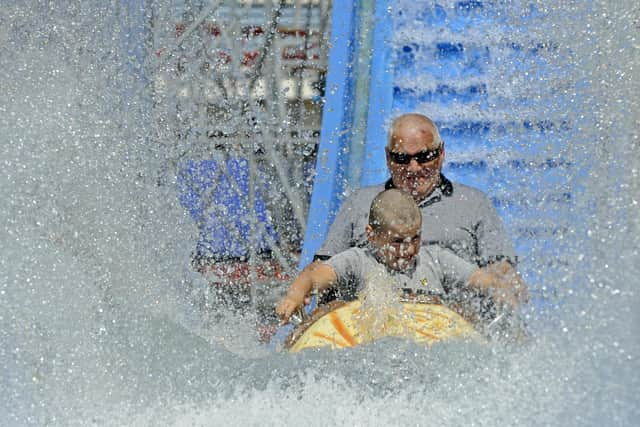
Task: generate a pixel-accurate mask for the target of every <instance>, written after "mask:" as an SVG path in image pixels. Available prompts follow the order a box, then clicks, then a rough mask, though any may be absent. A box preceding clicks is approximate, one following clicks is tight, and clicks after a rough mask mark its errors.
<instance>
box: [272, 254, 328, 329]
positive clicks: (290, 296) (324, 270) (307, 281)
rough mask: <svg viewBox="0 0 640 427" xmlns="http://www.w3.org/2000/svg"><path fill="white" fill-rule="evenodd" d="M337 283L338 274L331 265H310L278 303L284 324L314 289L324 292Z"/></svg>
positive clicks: (278, 310) (277, 311)
mask: <svg viewBox="0 0 640 427" xmlns="http://www.w3.org/2000/svg"><path fill="white" fill-rule="evenodd" d="M336 281H337V276H336V272H335V270H334V269H333V267H331V266H330V265H328V264H323V263H319V262H316V263H313V264H310V265H309V266H307V267H306V268H305V269H304V270H302V272H301V273H300V274H299V275H298V277H296V278H295V280H294V281H293V283H291V286H290V287H289V291H288V292H287V295H286V296H285V297H284V298H283V299H282V300H281V301H280V302H279V303H278V306H277V308H276V313H277V314H278V316H280V318H281V319H282V321H283V322H287V321H288V320H289V317H290V316H291V313H293V312H294V311H295V310H296V309H298V307H300V306H301V305H302V304H303V302H304V299H305V297H306V296H307V295H309V293H310V292H311V290H312V289H314V288H315V289H317V290H319V291H323V290H325V289H328V288H329V287H331V286H332V285H334V284H335V283H336Z"/></svg>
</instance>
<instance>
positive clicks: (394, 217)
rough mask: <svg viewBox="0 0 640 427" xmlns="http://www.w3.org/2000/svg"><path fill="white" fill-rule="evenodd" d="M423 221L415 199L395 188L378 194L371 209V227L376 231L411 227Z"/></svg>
mask: <svg viewBox="0 0 640 427" xmlns="http://www.w3.org/2000/svg"><path fill="white" fill-rule="evenodd" d="M421 220H422V213H421V212H420V208H418V205H416V202H415V201H414V200H413V197H411V196H410V195H408V194H406V193H404V192H402V191H400V190H398V189H395V188H392V189H389V190H385V191H383V192H381V193H378V195H377V196H376V197H375V198H374V199H373V201H372V202H371V208H370V209H369V225H371V228H372V229H373V230H374V231H378V230H388V229H389V228H390V227H391V226H398V225H401V226H409V227H411V226H414V225H416V224H419V223H420V221H421Z"/></svg>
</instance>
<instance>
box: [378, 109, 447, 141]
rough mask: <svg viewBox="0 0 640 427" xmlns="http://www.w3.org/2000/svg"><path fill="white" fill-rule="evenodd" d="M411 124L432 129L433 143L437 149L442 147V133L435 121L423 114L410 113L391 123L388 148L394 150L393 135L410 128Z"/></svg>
mask: <svg viewBox="0 0 640 427" xmlns="http://www.w3.org/2000/svg"><path fill="white" fill-rule="evenodd" d="M409 124H411V125H412V126H420V125H427V126H428V127H429V128H430V130H431V133H432V134H433V142H434V145H435V147H439V146H441V145H442V138H441V137H440V131H439V130H438V126H436V124H435V123H434V121H433V120H431V119H430V118H429V117H427V116H424V115H422V114H418V113H409V114H403V115H401V116H398V117H396V118H395V119H394V120H393V121H392V122H391V126H389V133H388V135H387V148H389V149H390V148H392V143H393V135H394V134H395V133H396V132H397V131H398V130H399V129H400V128H402V127H405V126H408V125H409Z"/></svg>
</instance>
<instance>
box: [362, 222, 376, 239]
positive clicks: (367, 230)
mask: <svg viewBox="0 0 640 427" xmlns="http://www.w3.org/2000/svg"><path fill="white" fill-rule="evenodd" d="M364 231H365V233H366V234H367V240H368V241H370V242H371V241H372V240H373V238H374V236H375V231H373V227H372V226H371V224H367V226H366V227H365V228H364Z"/></svg>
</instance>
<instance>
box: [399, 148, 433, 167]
mask: <svg viewBox="0 0 640 427" xmlns="http://www.w3.org/2000/svg"><path fill="white" fill-rule="evenodd" d="M440 148H441V147H438V148H435V149H433V150H423V151H420V152H419V153H416V154H407V153H396V152H395V151H391V150H389V158H390V159H391V161H392V162H393V163H396V164H398V165H408V164H409V163H410V162H411V159H416V162H418V163H429V162H431V161H433V160H435V159H437V158H438V157H439V156H440Z"/></svg>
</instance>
